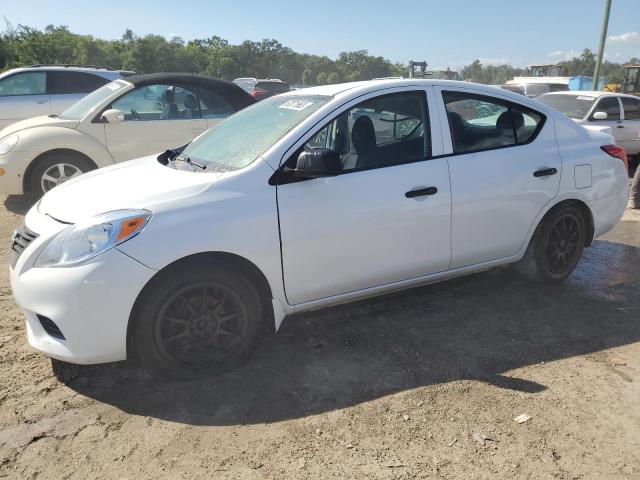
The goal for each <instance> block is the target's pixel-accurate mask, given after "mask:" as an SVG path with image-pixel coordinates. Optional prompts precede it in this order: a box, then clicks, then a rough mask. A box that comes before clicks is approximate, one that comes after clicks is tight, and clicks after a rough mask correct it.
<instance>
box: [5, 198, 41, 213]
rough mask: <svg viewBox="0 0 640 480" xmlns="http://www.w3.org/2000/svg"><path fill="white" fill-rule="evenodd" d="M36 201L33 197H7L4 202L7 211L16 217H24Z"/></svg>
mask: <svg viewBox="0 0 640 480" xmlns="http://www.w3.org/2000/svg"><path fill="white" fill-rule="evenodd" d="M37 201H38V197H37V196H34V195H9V196H8V197H7V198H5V200H4V206H5V208H6V209H7V210H9V211H10V212H12V213H16V214H18V215H26V213H27V212H28V211H29V209H30V208H31V207H32V206H33V205H34V204H35V203H36V202H37Z"/></svg>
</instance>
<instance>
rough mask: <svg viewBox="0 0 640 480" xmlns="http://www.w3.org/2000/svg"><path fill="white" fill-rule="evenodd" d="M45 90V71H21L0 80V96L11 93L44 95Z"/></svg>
mask: <svg viewBox="0 0 640 480" xmlns="http://www.w3.org/2000/svg"><path fill="white" fill-rule="evenodd" d="M46 90H47V74H46V73H45V72H22V73H16V74H14V75H11V76H10V77H6V78H3V79H2V80H0V97H8V96H12V95H44V94H45V93H46Z"/></svg>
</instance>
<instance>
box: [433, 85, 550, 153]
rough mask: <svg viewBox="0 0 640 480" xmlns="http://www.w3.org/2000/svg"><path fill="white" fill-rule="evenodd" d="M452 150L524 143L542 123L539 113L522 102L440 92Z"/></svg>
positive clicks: (477, 149)
mask: <svg viewBox="0 0 640 480" xmlns="http://www.w3.org/2000/svg"><path fill="white" fill-rule="evenodd" d="M442 97H443V100H444V103H445V107H446V110H447V117H448V120H449V131H450V132H451V142H452V144H453V151H454V153H466V152H473V151H479V150H487V149H492V148H500V147H506V146H513V145H517V144H522V143H527V142H529V141H531V140H533V138H534V137H535V134H536V132H537V131H538V130H539V128H540V127H541V125H542V122H543V118H544V117H543V116H542V114H540V113H538V112H535V111H533V110H531V109H529V108H527V107H524V106H522V105H514V104H511V103H509V102H506V101H503V100H500V99H497V98H491V97H486V96H481V95H475V94H470V93H464V92H446V91H445V92H442Z"/></svg>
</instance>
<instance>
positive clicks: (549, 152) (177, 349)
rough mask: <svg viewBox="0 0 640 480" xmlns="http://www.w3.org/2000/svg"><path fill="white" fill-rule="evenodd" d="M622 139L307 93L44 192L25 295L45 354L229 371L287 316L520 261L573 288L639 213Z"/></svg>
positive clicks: (19, 269)
mask: <svg viewBox="0 0 640 480" xmlns="http://www.w3.org/2000/svg"><path fill="white" fill-rule="evenodd" d="M473 103H475V104H477V106H478V107H479V106H480V104H485V103H488V104H490V108H489V110H491V111H495V112H496V113H495V114H494V115H493V116H490V117H478V116H477V112H482V111H483V110H486V109H482V108H474V105H472V104H473ZM461 111H462V112H466V118H464V117H463V116H462V115H461V114H460V113H459V112H461ZM611 141H612V139H611V136H610V135H606V134H603V133H601V132H594V131H589V130H586V129H584V128H582V127H581V126H579V125H577V124H576V123H574V122H573V121H571V120H570V119H569V118H567V117H566V116H564V115H562V114H560V113H559V112H557V111H555V110H554V109H552V108H550V107H547V106H546V105H544V104H541V103H539V102H536V101H534V100H531V99H529V98H526V97H523V96H521V95H516V94H513V93H511V92H507V91H504V90H498V89H495V88H492V87H486V86H482V85H476V84H471V83H465V82H455V81H447V80H418V79H407V80H381V81H368V82H353V83H346V84H337V85H325V86H321V87H314V88H309V89H304V90H298V91H296V92H291V93H286V94H283V95H278V96H276V97H272V98H268V99H266V100H263V101H261V102H258V103H256V104H255V105H252V106H251V107H249V108H246V109H244V110H242V111H241V112H238V113H237V114H235V115H233V116H231V117H230V118H229V119H227V120H226V121H224V122H221V123H219V124H218V125H216V126H215V127H213V128H211V129H210V130H208V131H207V132H206V133H205V134H203V135H201V136H200V137H198V138H197V139H195V140H194V141H193V142H191V143H190V144H189V145H187V146H186V148H185V149H183V150H180V151H173V152H165V154H161V155H152V156H148V157H146V158H141V159H138V160H134V161H131V162H126V163H125V164H122V165H116V166H112V167H108V168H106V169H103V170H101V171H100V170H99V171H96V172H91V173H89V174H87V175H84V176H82V177H80V178H77V179H74V180H72V181H70V182H67V183H65V184H64V185H61V186H60V187H58V188H54V189H53V190H52V191H50V192H48V193H47V194H46V195H45V196H44V197H43V198H42V200H41V201H40V202H39V203H38V204H37V205H35V206H34V207H32V208H31V210H30V211H29V212H28V213H27V215H26V217H25V224H24V226H23V227H22V228H20V229H19V230H17V231H16V232H15V234H14V239H13V245H12V248H13V252H12V259H11V268H10V276H11V291H12V293H13V297H14V298H15V301H16V303H17V304H18V305H20V306H21V307H22V309H23V311H24V315H25V317H26V324H27V328H26V330H27V338H28V341H29V343H30V344H31V345H32V346H33V347H34V348H36V349H37V350H40V351H42V352H44V353H45V354H47V355H50V356H51V357H54V358H57V359H59V360H63V361H68V362H73V363H85V364H87V363H101V362H109V361H119V360H125V359H126V358H128V357H129V358H137V359H139V360H140V362H141V363H142V365H143V366H144V367H145V368H146V369H147V370H149V371H150V372H152V373H153V374H155V375H157V376H159V377H163V378H169V379H183V378H193V377H198V376H203V375H211V374H215V373H220V372H223V371H226V370H229V369H231V368H233V367H235V366H237V365H238V364H240V363H242V362H243V361H244V360H245V359H246V358H247V357H248V355H249V354H250V353H251V351H252V349H253V348H254V347H255V345H256V344H257V342H258V341H259V338H260V336H261V335H263V334H265V333H266V330H267V328H265V327H268V328H270V329H271V330H277V329H278V327H279V326H280V324H281V323H282V321H283V319H284V318H285V317H286V316H287V315H290V314H294V313H300V312H304V311H309V310H312V309H318V308H320V307H326V306H330V305H336V304H341V303H345V302H347V301H353V300H357V299H362V298H367V297H370V296H373V295H379V294H382V293H387V292H390V291H394V290H400V289H406V288H410V287H414V286H418V285H422V284H427V283H433V282H435V281H441V280H445V279H448V278H452V277H457V276H460V275H467V274H470V273H472V272H478V271H483V270H486V269H488V268H491V267H496V266H500V265H508V264H514V266H515V267H516V269H517V270H519V271H520V272H521V273H522V274H524V275H525V276H527V277H530V278H532V279H534V280H536V281H539V282H544V283H555V282H560V281H562V280H564V279H565V278H567V277H568V276H569V275H570V274H571V272H572V271H573V270H574V269H575V267H576V266H577V264H578V262H579V261H580V258H581V256H582V253H583V250H584V248H586V247H588V246H589V245H591V243H592V241H593V239H594V238H596V237H598V236H600V235H602V234H604V233H606V232H607V231H609V230H611V229H612V228H613V227H614V226H615V225H616V223H617V222H618V220H619V219H620V217H621V216H622V214H623V213H624V211H625V207H626V205H627V201H628V198H629V182H628V179H627V178H626V166H625V162H626V156H625V152H624V150H623V149H622V148H620V147H618V146H616V145H612V144H611V143H610V142H611ZM548 288H549V290H548V291H551V290H550V289H551V288H552V287H548ZM559 288H563V287H559Z"/></svg>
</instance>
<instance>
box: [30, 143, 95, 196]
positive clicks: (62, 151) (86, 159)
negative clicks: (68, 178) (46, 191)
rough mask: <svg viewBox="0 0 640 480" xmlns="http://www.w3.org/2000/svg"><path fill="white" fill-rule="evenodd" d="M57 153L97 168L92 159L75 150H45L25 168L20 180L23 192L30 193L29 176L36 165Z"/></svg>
mask: <svg viewBox="0 0 640 480" xmlns="http://www.w3.org/2000/svg"><path fill="white" fill-rule="evenodd" d="M57 153H61V154H67V155H73V156H75V157H78V158H82V160H84V161H85V162H87V163H89V164H90V165H91V166H92V167H93V168H94V169H95V168H99V167H98V165H97V164H96V162H94V161H93V159H91V158H90V157H89V156H88V155H86V154H84V153H82V152H80V151H78V150H75V149H73V148H53V149H51V150H47V151H46V152H43V153H41V154H39V155H38V156H36V157H35V158H34V159H33V160H31V162H30V163H29V165H28V166H27V169H26V170H25V172H24V177H23V178H22V188H23V190H24V191H25V192H30V191H32V189H31V176H32V175H33V170H34V169H35V168H36V166H37V165H38V163H39V162H40V161H42V160H44V159H45V158H47V157H48V156H50V155H53V154H57Z"/></svg>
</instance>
